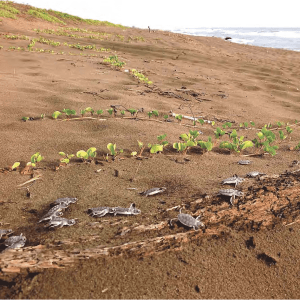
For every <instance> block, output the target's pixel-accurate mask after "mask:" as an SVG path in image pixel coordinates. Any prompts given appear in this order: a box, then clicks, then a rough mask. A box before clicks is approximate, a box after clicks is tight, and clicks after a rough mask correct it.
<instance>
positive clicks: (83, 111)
mask: <svg viewBox="0 0 300 300" xmlns="http://www.w3.org/2000/svg"><path fill="white" fill-rule="evenodd" d="M85 113H86V110H85V109H81V110H80V114H81V117H82V118H83V117H84V115H85Z"/></svg>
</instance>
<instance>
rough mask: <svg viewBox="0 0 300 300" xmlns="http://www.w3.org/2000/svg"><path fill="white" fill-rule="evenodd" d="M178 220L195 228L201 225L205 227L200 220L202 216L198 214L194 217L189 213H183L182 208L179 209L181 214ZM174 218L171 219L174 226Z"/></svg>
mask: <svg viewBox="0 0 300 300" xmlns="http://www.w3.org/2000/svg"><path fill="white" fill-rule="evenodd" d="M177 219H178V221H179V222H180V223H181V224H183V225H185V226H187V227H191V228H194V230H196V229H199V227H200V226H201V227H204V224H203V223H202V222H200V221H199V219H200V216H198V217H197V218H194V217H192V216H191V215H189V214H183V213H181V209H180V211H179V215H178V216H177ZM172 221H173V219H172V220H170V225H171V226H172Z"/></svg>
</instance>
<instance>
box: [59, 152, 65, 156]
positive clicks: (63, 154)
mask: <svg viewBox="0 0 300 300" xmlns="http://www.w3.org/2000/svg"><path fill="white" fill-rule="evenodd" d="M58 154H59V155H61V156H66V153H65V152H58Z"/></svg>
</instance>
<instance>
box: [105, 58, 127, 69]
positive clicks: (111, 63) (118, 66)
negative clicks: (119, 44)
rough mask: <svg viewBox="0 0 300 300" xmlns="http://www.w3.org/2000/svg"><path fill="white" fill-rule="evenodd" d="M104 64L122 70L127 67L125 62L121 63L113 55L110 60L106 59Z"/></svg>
mask: <svg viewBox="0 0 300 300" xmlns="http://www.w3.org/2000/svg"><path fill="white" fill-rule="evenodd" d="M103 62H105V63H109V64H110V65H112V66H114V67H116V68H120V69H121V68H122V67H123V66H124V65H125V62H122V61H119V58H118V56H117V55H111V56H109V57H108V58H105V59H104V60H103Z"/></svg>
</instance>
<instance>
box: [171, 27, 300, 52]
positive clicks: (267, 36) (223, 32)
mask: <svg viewBox="0 0 300 300" xmlns="http://www.w3.org/2000/svg"><path fill="white" fill-rule="evenodd" d="M174 32H177V33H183V34H190V35H197V36H214V37H220V38H223V39H224V38H225V37H231V38H232V39H231V42H234V43H240V44H248V45H255V46H261V47H271V48H281V49H288V50H294V51H299V50H300V28H178V29H176V30H174Z"/></svg>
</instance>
